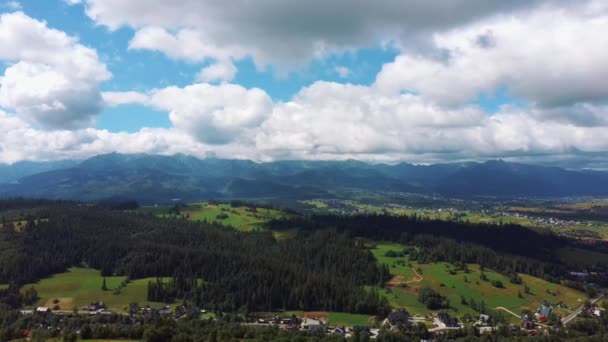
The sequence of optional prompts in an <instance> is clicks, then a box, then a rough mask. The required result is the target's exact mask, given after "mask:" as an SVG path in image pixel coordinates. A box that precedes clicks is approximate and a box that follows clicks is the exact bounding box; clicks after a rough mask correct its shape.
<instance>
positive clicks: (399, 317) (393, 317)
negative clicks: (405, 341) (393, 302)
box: [384, 309, 410, 327]
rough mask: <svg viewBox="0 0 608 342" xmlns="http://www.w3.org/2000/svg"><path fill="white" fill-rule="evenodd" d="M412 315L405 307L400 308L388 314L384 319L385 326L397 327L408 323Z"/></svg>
mask: <svg viewBox="0 0 608 342" xmlns="http://www.w3.org/2000/svg"><path fill="white" fill-rule="evenodd" d="M409 320H410V315H409V313H408V312H407V311H406V310H405V309H399V310H397V311H393V312H391V313H389V314H388V316H387V317H386V320H385V321H384V325H385V326H389V327H395V326H400V325H406V324H408V322H409Z"/></svg>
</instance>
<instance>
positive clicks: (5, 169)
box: [0, 160, 80, 184]
mask: <svg viewBox="0 0 608 342" xmlns="http://www.w3.org/2000/svg"><path fill="white" fill-rule="evenodd" d="M78 163H80V161H77V160H59V161H52V162H29V161H23V162H17V163H14V164H11V165H9V164H0V184H2V183H12V182H15V181H17V180H18V179H19V178H22V177H25V176H29V175H33V174H36V173H40V172H45V171H52V170H58V169H65V168H69V167H72V166H75V165H77V164H78Z"/></svg>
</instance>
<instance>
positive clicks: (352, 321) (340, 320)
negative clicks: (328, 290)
mask: <svg viewBox="0 0 608 342" xmlns="http://www.w3.org/2000/svg"><path fill="white" fill-rule="evenodd" d="M329 324H330V325H334V326H338V325H343V326H347V327H353V326H371V325H372V321H371V319H370V316H369V315H359V314H350V313H342V312H330V313H329Z"/></svg>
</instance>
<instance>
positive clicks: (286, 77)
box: [0, 0, 608, 167]
mask: <svg viewBox="0 0 608 342" xmlns="http://www.w3.org/2000/svg"><path fill="white" fill-rule="evenodd" d="M235 1H236V2H234V3H232V4H231V5H230V6H229V5H228V4H223V3H219V2H214V1H195V0H176V1H165V0H150V1H144V0H132V1H128V2H124V1H121V0H49V1H37V0H21V1H7V0H0V16H1V17H0V19H1V20H2V21H0V44H2V46H4V47H6V48H5V49H3V51H0V62H2V64H0V65H1V66H0V121H1V122H0V124H2V125H3V127H5V128H4V130H5V131H4V132H3V133H4V137H3V138H0V162H2V161H3V162H14V161H18V160H24V159H30V160H43V159H45V160H46V159H65V158H74V157H79V158H80V157H88V156H91V155H94V154H98V153H107V152H112V151H118V152H123V153H136V152H137V153H142V152H143V153H161V154H173V153H186V154H192V155H196V156H205V155H209V154H210V153H211V154H215V155H218V156H220V157H226V158H245V159H253V160H275V159H347V158H355V159H361V160H369V161H385V162H397V161H410V162H421V163H428V162H443V161H456V160H484V159H491V158H507V159H513V160H526V161H529V159H530V156H535V157H534V158H535V160H536V161H537V162H539V163H552V164H553V163H560V162H563V163H564V165H566V164H567V165H572V161H573V160H576V161H577V163H579V162H580V160H587V161H586V162H582V163H581V165H582V166H588V167H597V165H600V164H603V162H602V160H601V159H603V158H602V157H601V156H602V155H603V153H604V152H605V151H608V141H606V140H605V138H604V134H603V133H602V128H604V127H605V126H608V118H607V117H608V114H607V113H608V109H607V107H606V105H605V104H606V103H607V102H606V100H607V99H608V91H606V88H605V87H604V86H603V85H602V83H603V82H604V81H603V80H604V79H605V78H604V77H603V76H602V75H605V74H606V72H607V70H608V66H607V63H606V60H608V51H607V50H608V49H607V48H606V47H603V46H601V45H598V44H597V41H601V39H602V37H600V36H599V35H600V33H601V32H604V31H605V29H608V27H605V26H608V25H607V24H606V22H608V19H607V18H608V8H607V7H606V6H605V4H603V2H602V1H600V0H584V1H582V2H580V3H579V4H578V5H577V6H570V5H569V4H566V3H563V2H560V1H557V0H533V1H523V0H522V1H519V0H518V1H512V2H504V1H498V0H496V1H494V0H493V1H488V2H484V5H483V6H480V5H479V4H478V3H477V0H455V1H451V2H445V1H442V0H429V1H427V2H418V1H414V0H404V1H402V2H395V1H390V0H382V1H379V2H377V3H374V4H371V3H368V2H365V1H355V2H351V1H349V0H332V1H321V0H311V1H308V2H306V3H303V2H296V1H290V0H288V1H281V0H267V1H263V2H250V1H246V0H235ZM556 22H557V23H558V24H554V23H556ZM24 135H27V136H28V137H30V138H29V140H27V141H25V140H23V136H24ZM49 142H51V143H49Z"/></svg>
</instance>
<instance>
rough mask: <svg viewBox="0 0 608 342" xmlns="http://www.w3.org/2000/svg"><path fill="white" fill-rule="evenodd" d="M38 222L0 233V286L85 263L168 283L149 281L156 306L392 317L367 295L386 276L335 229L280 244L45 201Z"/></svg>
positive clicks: (204, 226)
mask: <svg viewBox="0 0 608 342" xmlns="http://www.w3.org/2000/svg"><path fill="white" fill-rule="evenodd" d="M0 202H1V201H0ZM22 203H23V204H24V205H27V202H22ZM4 207H11V206H4ZM12 207H13V209H14V208H15V206H12ZM19 210H20V211H27V210H29V209H27V207H24V206H22V207H21V208H20V209H19ZM1 214H2V215H4V213H1ZM35 217H36V218H37V220H34V218H32V219H31V220H29V222H28V223H27V224H25V225H21V226H20V227H18V228H17V227H14V226H13V224H12V223H7V222H5V223H4V224H3V227H2V228H0V284H6V283H10V284H16V285H22V284H26V283H29V282H35V281H37V280H39V279H41V278H44V277H48V276H51V275H52V274H55V273H61V272H64V271H65V270H66V269H67V268H69V267H71V266H77V265H87V266H89V267H93V268H96V269H100V270H101V271H102V275H112V274H118V275H125V276H128V277H130V278H131V279H141V278H149V277H152V278H154V277H172V278H173V279H174V282H172V283H171V286H170V288H165V287H163V286H161V287H160V288H154V287H153V286H152V284H151V286H152V287H153V290H152V291H150V295H151V296H158V297H154V298H153V299H160V300H165V301H166V300H169V299H171V298H186V297H187V298H188V299H189V300H191V301H193V302H195V303H197V304H205V305H206V306H208V307H213V308H217V309H221V310H225V311H231V312H232V311H235V310H238V309H241V308H246V309H247V310H257V311H270V310H276V309H283V308H284V309H298V310H326V311H342V312H359V313H368V314H378V313H381V312H385V311H386V310H388V308H387V304H386V302H385V301H384V300H383V299H382V298H381V297H380V296H379V295H378V294H377V293H375V292H373V291H366V290H365V289H364V286H365V285H368V286H375V285H381V284H383V282H384V281H386V280H387V278H388V276H389V271H388V269H387V268H386V267H383V266H379V265H377V264H376V263H375V260H374V258H373V256H372V254H371V253H370V251H369V250H367V249H366V248H364V247H363V245H361V244H357V243H355V241H354V240H352V239H351V238H349V237H348V236H346V235H343V234H338V233H336V232H332V231H322V232H318V233H315V234H312V235H310V236H308V237H306V238H302V239H288V240H281V241H278V240H276V239H275V238H274V237H273V235H272V234H271V233H270V232H251V233H242V232H239V231H237V230H234V229H233V228H227V227H224V226H220V225H217V224H212V223H206V222H191V221H188V220H185V219H161V218H157V217H155V216H151V215H144V214H136V213H129V212H122V211H111V210H108V209H105V208H102V207H98V206H92V205H77V204H67V203H53V204H52V205H48V203H43V206H42V207H38V208H37V209H36V211H35ZM379 311H381V312H379Z"/></svg>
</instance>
